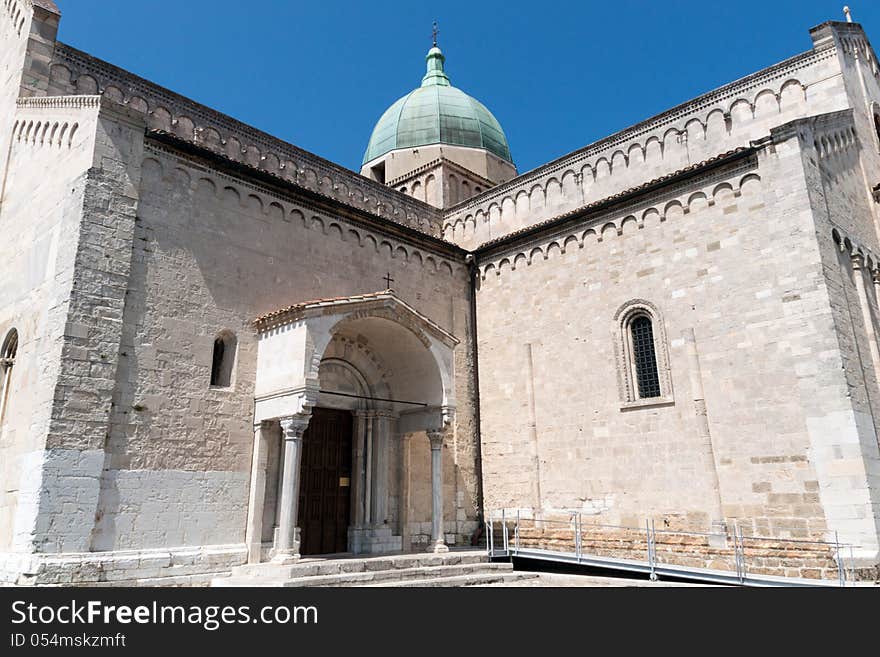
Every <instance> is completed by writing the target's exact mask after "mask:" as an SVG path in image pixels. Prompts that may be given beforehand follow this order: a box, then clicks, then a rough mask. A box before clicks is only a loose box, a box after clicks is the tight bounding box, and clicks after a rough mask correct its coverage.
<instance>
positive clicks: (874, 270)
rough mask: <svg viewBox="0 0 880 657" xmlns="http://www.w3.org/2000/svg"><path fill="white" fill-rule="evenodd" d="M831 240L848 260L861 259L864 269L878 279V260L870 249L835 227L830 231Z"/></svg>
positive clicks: (879, 260)
mask: <svg viewBox="0 0 880 657" xmlns="http://www.w3.org/2000/svg"><path fill="white" fill-rule="evenodd" d="M831 239H833V240H834V243H835V244H836V245H837V248H838V249H840V252H841V253H846V254H847V255H848V256H849V257H850V258H861V259H862V261H863V262H864V267H865V269H867V270H868V271H870V272H871V274H872V275H874V276H876V277H880V258H878V257H877V256H876V255H875V254H874V252H873V251H871V249H869V248H868V247H867V246H865V245H864V244H861V243H860V242H859V241H858V240H857V239H856V238H854V237H852V235H850V234H849V233H847V232H846V231H845V230H844V229H843V228H841V227H840V226H837V225H835V226H834V227H833V228H832V229H831Z"/></svg>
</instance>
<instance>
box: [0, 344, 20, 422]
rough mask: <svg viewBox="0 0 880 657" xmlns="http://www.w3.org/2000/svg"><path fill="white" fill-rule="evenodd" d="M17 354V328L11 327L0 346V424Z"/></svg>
mask: <svg viewBox="0 0 880 657" xmlns="http://www.w3.org/2000/svg"><path fill="white" fill-rule="evenodd" d="M17 354H18V330H16V329H11V330H10V331H9V332H8V333H7V334H6V337H5V338H4V340H3V346H2V347H0V425H2V423H3V419H4V418H5V417H6V408H7V406H8V404H9V395H10V388H11V387H12V369H13V366H14V365H15V357H16V355H17Z"/></svg>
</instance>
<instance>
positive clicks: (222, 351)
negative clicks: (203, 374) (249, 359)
mask: <svg viewBox="0 0 880 657" xmlns="http://www.w3.org/2000/svg"><path fill="white" fill-rule="evenodd" d="M235 345H236V339H235V335H233V334H232V333H229V332H228V331H224V332H223V333H221V334H220V335H218V336H217V337H216V338H214V353H213V356H212V358H211V385H212V386H216V387H219V388H228V387H229V386H230V385H232V369H233V364H234V363H235Z"/></svg>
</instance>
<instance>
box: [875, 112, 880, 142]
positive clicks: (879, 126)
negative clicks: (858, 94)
mask: <svg viewBox="0 0 880 657" xmlns="http://www.w3.org/2000/svg"><path fill="white" fill-rule="evenodd" d="M874 131H875V132H876V133H877V142H878V143H880V114H874Z"/></svg>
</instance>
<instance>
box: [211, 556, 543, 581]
mask: <svg viewBox="0 0 880 657" xmlns="http://www.w3.org/2000/svg"><path fill="white" fill-rule="evenodd" d="M533 577H536V575H535V574H534V573H523V572H514V570H513V565H512V564H510V563H493V562H491V561H490V560H489V557H488V555H487V554H486V552H485V551H482V550H480V551H477V550H452V551H450V552H448V553H445V554H425V553H416V554H394V555H382V556H375V557H355V556H347V555H346V556H339V557H327V558H311V557H309V558H304V559H301V560H300V561H298V562H297V563H295V564H291V565H284V566H283V565H278V564H273V563H261V564H248V565H244V566H237V567H236V568H233V569H232V573H231V575H230V576H229V577H218V578H215V579H214V580H212V581H211V586H393V587H439V586H444V587H445V586H475V585H485V584H499V583H507V582H513V581H518V580H522V579H529V578H533Z"/></svg>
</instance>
